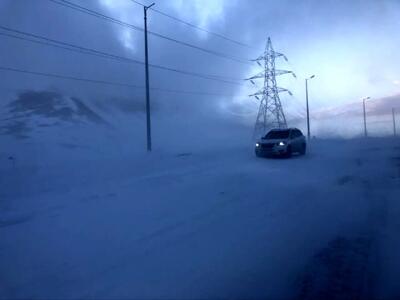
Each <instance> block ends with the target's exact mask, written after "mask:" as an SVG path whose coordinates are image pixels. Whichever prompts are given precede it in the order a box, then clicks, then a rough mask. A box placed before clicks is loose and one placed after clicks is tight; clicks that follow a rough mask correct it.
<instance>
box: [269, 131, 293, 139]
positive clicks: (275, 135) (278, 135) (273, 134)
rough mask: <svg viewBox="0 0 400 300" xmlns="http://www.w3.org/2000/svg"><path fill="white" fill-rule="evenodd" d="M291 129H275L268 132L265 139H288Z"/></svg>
mask: <svg viewBox="0 0 400 300" xmlns="http://www.w3.org/2000/svg"><path fill="white" fill-rule="evenodd" d="M288 137H289V130H273V131H270V132H268V133H267V135H266V136H265V137H264V139H287V138H288Z"/></svg>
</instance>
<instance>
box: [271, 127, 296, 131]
mask: <svg viewBox="0 0 400 300" xmlns="http://www.w3.org/2000/svg"><path fill="white" fill-rule="evenodd" d="M287 130H299V129H297V128H295V127H290V128H274V129H271V130H270V131H287Z"/></svg>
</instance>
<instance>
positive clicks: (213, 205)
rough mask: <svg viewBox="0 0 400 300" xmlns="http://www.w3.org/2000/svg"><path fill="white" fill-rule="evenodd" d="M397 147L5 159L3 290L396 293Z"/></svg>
mask: <svg viewBox="0 0 400 300" xmlns="http://www.w3.org/2000/svg"><path fill="white" fill-rule="evenodd" d="M399 157H400V143H399V141H396V140H393V139H389V138H386V139H384V138H381V139H369V140H326V141H314V142H313V144H312V147H311V149H310V152H309V154H308V155H306V156H305V157H293V158H292V159H260V158H256V157H255V156H254V155H253V152H252V149H249V148H247V147H236V148H235V147H234V148H229V149H218V150H217V151H211V150H209V151H201V152H198V153H197V152H194V153H192V154H182V155H166V154H164V155H157V154H156V153H154V154H152V155H149V156H142V157H140V158H138V159H135V160H132V161H125V162H124V161H118V160H115V161H102V162H99V161H92V162H85V163H83V162H82V163H79V164H77V165H67V166H63V167H60V166H53V167H49V168H45V169H40V170H37V169H34V170H33V169H29V168H26V169H24V168H22V167H15V166H14V167H11V166H10V168H9V169H7V173H5V171H2V172H3V173H4V174H1V176H2V178H1V181H0V184H1V195H0V196H1V198H2V200H1V204H0V205H1V206H0V298H7V299H9V298H19V299H21V298H46V299H55V298H59V299H61V298H62V299H66V298H68V299H69V298H80V299H81V298H84V299H101V298H104V299H121V298H127V299H128V298H129V299H144V298H148V299H155V298H164V299H166V298H168V299H175V298H179V299H188V298H193V299H194V298H196V299H199V298H264V299H338V298H340V296H343V295H350V296H352V297H353V298H351V299H357V298H360V299H365V298H369V297H370V298H375V297H379V298H382V297H387V298H390V297H392V298H393V299H396V296H397V299H398V297H399V296H400V288H398V286H396V284H397V278H398V276H397V275H398V274H399V272H400V255H399V254H398V253H400V238H399V232H400V223H399V221H398V220H399V219H398V216H399V215H400V203H398V199H400V197H399V195H400V159H399ZM329 297H331V298H329Z"/></svg>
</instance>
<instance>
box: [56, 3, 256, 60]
mask: <svg viewBox="0 0 400 300" xmlns="http://www.w3.org/2000/svg"><path fill="white" fill-rule="evenodd" d="M49 1H51V2H53V3H56V4H59V5H62V6H65V7H68V8H71V9H74V10H76V11H79V12H82V13H86V14H88V15H91V16H94V17H97V18H100V19H103V20H106V21H109V22H112V23H115V24H118V25H121V26H124V27H127V28H130V29H133V30H138V31H142V32H143V28H141V27H138V26H135V25H132V24H129V23H126V22H123V21H121V20H118V19H115V18H112V17H110V16H107V15H104V14H101V13H99V12H96V11H94V10H91V9H88V8H86V7H83V6H80V5H77V4H75V3H72V2H69V1H67V0H49ZM148 33H149V34H151V35H153V36H156V37H158V38H162V39H165V40H168V41H170V42H173V43H176V44H180V45H182V46H186V47H189V48H192V49H196V50H199V51H202V52H205V53H208V54H212V55H214V56H218V57H221V58H225V59H229V60H232V61H235V62H238V63H242V64H247V65H251V63H250V62H249V61H247V60H243V59H240V58H236V57H232V56H229V55H226V54H224V53H221V52H217V51H214V50H210V49H206V48H202V47H199V46H196V45H193V44H190V43H187V42H183V41H180V40H177V39H174V38H172V37H168V36H165V35H162V34H159V33H157V32H154V31H148Z"/></svg>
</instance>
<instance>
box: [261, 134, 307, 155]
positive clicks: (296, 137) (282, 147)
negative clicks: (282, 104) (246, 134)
mask: <svg viewBox="0 0 400 300" xmlns="http://www.w3.org/2000/svg"><path fill="white" fill-rule="evenodd" d="M306 148H307V145H306V138H305V137H304V135H303V133H302V132H301V131H300V130H299V129H297V128H286V129H272V130H271V131H270V132H268V133H267V134H266V135H265V136H264V137H262V138H261V139H260V140H258V141H257V142H256V147H255V152H256V155H257V156H274V155H280V156H286V157H290V156H292V153H294V152H297V153H299V154H301V155H304V154H306Z"/></svg>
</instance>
